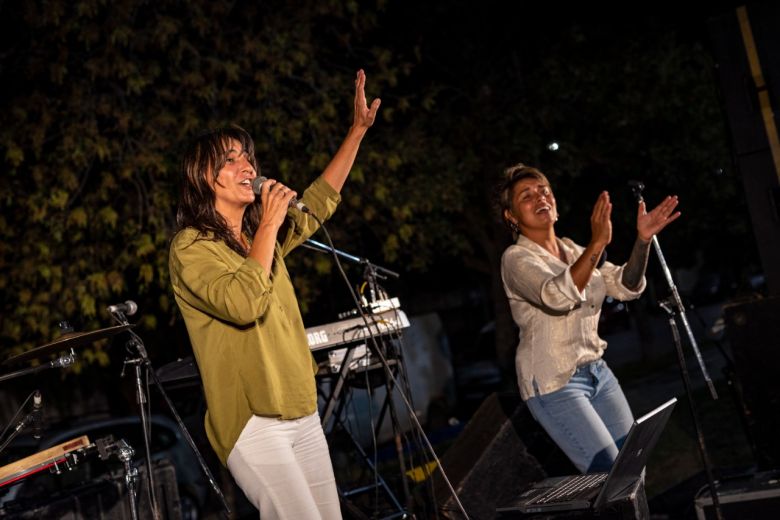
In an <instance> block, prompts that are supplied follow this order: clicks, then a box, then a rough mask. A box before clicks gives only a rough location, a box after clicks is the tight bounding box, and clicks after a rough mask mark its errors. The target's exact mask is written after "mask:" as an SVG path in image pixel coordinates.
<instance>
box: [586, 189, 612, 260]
mask: <svg viewBox="0 0 780 520" xmlns="http://www.w3.org/2000/svg"><path fill="white" fill-rule="evenodd" d="M611 217H612V203H611V202H610V200H609V193H607V192H606V191H602V192H601V194H600V195H599V198H598V199H596V204H595V205H594V206H593V213H592V214H591V216H590V228H591V243H594V244H598V245H600V246H602V247H606V246H607V244H609V243H610V242H612V220H611Z"/></svg>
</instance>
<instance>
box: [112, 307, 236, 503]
mask: <svg viewBox="0 0 780 520" xmlns="http://www.w3.org/2000/svg"><path fill="white" fill-rule="evenodd" d="M111 314H112V316H113V318H114V320H116V321H117V322H119V323H120V324H122V325H126V324H127V323H128V321H127V317H126V316H125V315H124V313H123V312H121V311H117V312H112V313H111ZM128 332H129V334H130V336H131V340H130V341H129V342H128V346H129V347H133V348H135V351H136V353H137V354H138V356H139V357H138V358H137V359H132V360H129V361H128V360H126V361H125V363H126V364H134V365H135V370H136V386H137V389H138V390H137V391H138V398H139V401H140V400H141V399H143V400H144V401H143V402H144V403H145V402H146V401H145V399H146V397H145V394H144V390H143V384H142V380H141V367H143V368H144V369H145V375H146V377H149V376H151V378H152V381H153V382H154V384H155V385H156V386H157V389H158V390H159V391H160V394H161V395H162V396H163V399H164V400H165V403H166V404H167V405H168V409H169V410H170V411H171V414H173V417H174V419H175V420H176V423H177V424H178V425H179V430H180V431H181V433H182V436H183V437H184V438H185V439H186V441H187V444H189V445H190V448H191V449H192V451H193V453H194V454H195V458H196V459H197V460H198V464H199V465H200V469H201V470H202V471H203V474H204V476H205V477H206V479H207V480H208V481H209V485H210V486H211V488H212V489H213V490H214V493H215V494H216V495H217V497H218V498H219V500H220V502H221V503H222V507H223V508H224V513H225V517H226V518H229V517H230V515H231V513H232V511H231V510H230V506H229V505H228V503H227V499H225V495H224V494H223V493H222V490H221V489H220V488H219V486H218V485H217V481H216V479H215V478H214V475H213V474H212V473H211V470H210V469H209V467H208V466H207V465H206V461H205V460H204V459H203V455H201V453H200V450H199V449H198V447H197V445H196V444H195V441H194V440H193V438H192V436H191V435H190V432H189V430H187V427H186V426H185V425H184V421H183V420H182V418H181V416H180V415H179V412H178V411H177V410H176V407H175V406H174V404H173V401H171V399H170V397H168V394H167V393H166V391H165V389H164V388H163V385H162V381H160V379H159V378H158V376H157V373H156V371H155V370H153V369H152V368H153V367H152V363H151V361H150V360H149V356H147V354H146V348H145V347H144V344H143V340H141V338H140V337H139V336H138V335H137V334H136V333H135V332H133V331H131V330H128ZM123 371H124V369H123ZM139 406H140V411H141V421H142V423H141V424H142V427H143V421H144V417H143V416H144V414H145V410H144V409H143V406H142V405H140V402H139ZM143 434H144V437H145V438H144V443H145V448H146V452H147V457H148V458H147V472H148V474H149V478H150V480H149V487H150V489H151V488H152V480H151V479H152V476H151V474H152V466H151V460H150V459H151V455H150V453H149V442H150V437H149V432H148V429H146V430H144V431H143ZM152 497H153V500H152V510H153V511H155V512H157V507H156V502H155V501H154V498H155V495H154V491H152Z"/></svg>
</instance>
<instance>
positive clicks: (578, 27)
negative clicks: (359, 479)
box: [0, 1, 780, 466]
mask: <svg viewBox="0 0 780 520" xmlns="http://www.w3.org/2000/svg"><path fill="white" fill-rule="evenodd" d="M738 5H740V4H739V3H738V2H725V1H721V2H701V3H698V2H692V3H691V2H677V3H658V2H655V3H651V4H643V5H628V4H620V5H608V4H601V5H590V4H588V5H578V6H574V7H572V6H570V5H568V4H567V3H563V2H543V3H541V2H498V1H484V2H466V1H453V2H423V3H420V4H418V3H415V2H384V1H376V2H338V1H324V2H322V1H320V2H313V1H312V2H296V3H295V5H292V4H289V3H287V2H263V3H255V2H231V3H224V4H219V5H214V4H212V3H209V2H174V1H162V2H155V3H137V2H130V1H126V2H121V1H120V2H112V3H108V4H104V3H101V2H91V1H84V2H76V3H73V2H64V1H61V2H60V1H53V2H8V1H6V2H2V3H0V20H2V21H0V78H1V79H2V94H3V95H2V98H1V99H0V104H1V105H2V106H1V108H0V151H2V155H1V156H0V161H2V167H1V170H0V171H1V172H2V173H0V175H2V178H3V186H4V188H5V189H4V190H3V194H2V195H0V208H2V214H1V215H0V306H1V307H0V351H2V355H3V357H4V358H7V357H10V356H13V355H17V354H19V353H21V352H24V351H26V350H28V349H30V348H33V347H36V346H40V345H44V344H46V343H48V342H49V341H51V340H52V339H54V338H55V337H57V336H58V335H59V332H58V329H57V323H58V322H60V321H62V320H68V321H70V322H71V323H72V324H73V326H74V327H75V329H76V330H77V331H89V330H95V329H99V328H104V327H107V326H109V325H110V324H111V321H110V318H109V316H108V314H107V313H106V312H105V310H104V309H105V307H106V306H107V305H109V304H112V303H117V302H121V301H124V300H126V299H132V300H134V301H136V302H138V304H139V307H140V311H139V313H138V315H137V316H136V317H134V318H133V321H134V322H136V323H137V328H136V330H137V332H138V333H139V334H140V335H141V336H142V337H143V338H144V341H145V342H146V344H147V348H148V350H149V352H150V356H151V358H152V361H153V363H154V365H155V366H162V365H164V364H166V363H169V362H172V361H174V360H175V359H177V358H180V357H184V356H187V355H189V353H190V350H189V344H188V341H187V337H186V331H185V330H184V328H183V324H182V322H181V319H180V317H179V315H178V312H177V309H176V307H175V305H174V303H173V299H172V295H171V293H170V288H169V283H168V274H167V247H168V241H169V239H170V237H171V236H172V234H173V232H174V230H175V220H174V217H175V208H176V200H177V197H178V191H177V185H178V177H177V175H178V171H177V164H178V160H179V156H180V150H181V148H182V146H183V145H184V144H185V143H186V142H187V140H188V139H189V138H191V137H192V136H193V135H196V134H197V133H198V132H199V131H202V130H203V129H206V128H210V127H214V126H218V125H224V124H227V123H231V122H234V123H237V124H240V125H241V126H243V127H245V128H247V129H248V130H249V131H250V132H251V133H252V134H253V136H254V138H255V140H256V143H257V152H258V161H259V164H260V165H261V168H262V169H263V171H264V172H265V173H266V174H267V175H268V176H270V177H274V178H279V179H281V180H283V181H284V182H286V183H287V184H289V185H291V186H293V187H295V188H297V189H298V190H302V189H303V188H304V187H305V186H306V183H307V182H309V181H310V180H311V179H312V178H313V177H314V176H315V175H317V173H318V172H319V171H321V169H322V168H323V167H324V166H325V164H327V160H328V159H329V157H330V156H331V154H332V153H333V152H334V151H335V149H336V148H337V146H338V143H339V142H340V139H341V138H342V136H343V135H344V134H345V132H346V130H347V128H348V125H349V121H350V119H349V118H350V111H351V99H352V98H351V96H352V79H353V76H354V73H355V71H356V70H357V69H358V68H364V69H365V70H366V72H367V75H368V83H367V95H368V96H369V98H373V97H381V98H382V101H383V102H382V108H381V111H380V116H379V118H378V120H377V123H376V124H375V126H374V128H372V129H371V130H370V132H369V134H368V136H367V137H366V139H365V141H364V143H363V145H362V148H361V152H360V154H359V156H358V159H357V161H356V167H355V169H354V170H353V173H352V175H351V180H350V181H349V183H348V184H347V186H346V188H345V190H344V201H343V203H342V206H341V208H340V210H339V212H338V213H337V214H336V216H335V217H334V218H333V219H332V220H331V221H330V223H329V224H328V229H329V231H330V233H331V235H332V236H333V239H334V241H335V244H336V246H337V247H338V248H340V249H343V250H345V251H347V252H349V253H351V254H353V255H357V256H361V257H366V258H368V259H370V260H371V261H373V262H375V263H376V264H378V265H381V266H384V267H387V268H389V269H392V270H394V271H397V272H399V273H400V274H401V276H400V278H399V279H398V280H386V281H385V282H384V285H385V288H386V289H387V291H388V293H389V295H390V296H398V297H399V298H400V300H401V303H402V308H403V309H404V310H405V311H406V312H407V313H408V314H409V315H410V316H422V315H425V314H429V313H435V314H436V315H437V316H438V317H439V319H440V320H441V323H442V326H443V330H444V332H445V334H446V337H447V338H448V346H449V352H450V363H451V365H452V370H453V374H454V376H453V377H454V379H455V383H454V384H455V386H456V389H455V398H454V399H453V398H451V397H449V398H447V399H443V400H442V402H443V403H445V404H444V405H443V406H444V408H445V409H444V410H443V411H441V413H440V414H439V416H437V417H439V419H441V420H446V418H447V417H455V418H458V419H459V420H466V419H468V417H470V416H471V414H472V413H473V412H474V410H475V409H476V408H477V407H478V405H479V404H480V402H481V401H482V399H483V398H484V397H485V396H486V395H488V394H489V392H491V391H494V390H503V391H512V390H514V388H515V380H514V367H513V353H514V348H515V345H516V330H515V328H514V325H513V324H512V321H511V317H510V316H509V314H508V307H507V304H506V301H505V298H504V296H503V290H502V287H501V284H500V274H499V269H498V266H499V259H500V255H501V253H502V252H503V250H504V249H505V247H506V246H507V245H508V244H509V243H510V241H511V237H510V236H509V234H508V232H507V230H506V229H504V228H503V226H502V225H501V223H500V222H499V221H498V218H497V212H496V211H495V191H494V187H495V185H496V183H497V182H498V180H499V179H500V177H501V172H502V170H503V169H504V168H506V167H508V166H510V165H512V164H515V163H517V162H524V163H526V164H532V165H536V166H538V167H539V168H540V169H542V170H543V171H544V172H546V173H547V174H548V176H549V177H550V179H551V182H552V184H553V188H554V190H555V193H556V197H557V200H558V205H559V209H560V213H561V215H562V217H561V220H560V222H559V223H558V228H557V232H558V234H559V235H561V236H570V237H572V238H573V239H574V240H575V241H577V242H579V243H586V242H587V240H588V238H589V228H588V216H589V213H590V209H591V207H592V204H593V202H594V201H595V198H596V196H597V194H598V193H599V192H600V191H601V190H604V189H607V190H609V191H610V193H611V194H612V198H613V200H614V202H615V209H614V211H613V223H614V238H613V243H612V244H611V245H610V247H609V258H610V260H612V261H615V262H621V261H623V260H625V259H626V258H627V256H628V253H629V251H630V248H631V246H632V244H633V240H634V231H633V229H634V218H635V216H634V207H635V205H634V204H635V203H634V201H633V199H632V196H631V193H630V190H629V189H628V185H627V182H628V180H631V179H639V180H642V181H643V182H644V183H645V185H646V186H647V187H646V190H645V198H646V199H647V200H648V202H649V203H650V205H652V204H653V203H654V202H655V201H658V200H660V199H661V198H662V197H663V196H664V195H666V194H670V193H674V194H677V195H679V197H680V200H681V205H680V209H681V210H682V212H683V216H682V218H681V219H680V220H679V221H678V222H676V223H675V224H674V225H673V226H671V227H670V228H669V229H668V230H666V231H664V233H663V234H662V235H661V237H660V239H661V243H662V244H663V248H664V252H665V255H666V259H667V261H668V263H669V265H670V267H671V269H672V272H673V273H674V275H675V277H676V279H677V281H678V284H679V287H680V290H681V292H682V293H683V297H684V298H685V300H686V302H688V303H692V304H695V305H697V306H699V307H708V308H714V309H715V312H714V314H713V315H712V316H711V317H712V319H713V320H714V319H716V318H717V316H718V314H719V312H718V309H719V308H720V306H721V305H723V304H724V303H729V302H738V301H752V300H754V299H756V298H758V297H760V296H763V295H770V294H777V289H776V287H775V286H773V285H772V283H774V284H775V285H776V283H777V282H776V281H775V282H773V280H776V278H774V276H776V275H774V274H772V273H773V271H772V270H773V269H776V266H774V263H773V262H772V260H771V259H772V258H774V257H773V256H772V255H773V254H775V252H773V251H774V250H772V249H771V247H772V246H771V244H777V243H780V241H778V240H777V239H778V236H777V229H778V228H777V220H776V216H774V217H773V216H772V214H771V212H767V211H764V209H762V208H764V207H765V206H766V205H767V204H769V203H770V202H771V200H772V199H771V197H769V196H767V192H766V190H765V186H764V185H765V184H768V185H769V186H770V188H771V186H772V185H774V186H775V188H774V189H775V194H776V189H777V188H776V186H777V180H776V179H777V177H776V175H773V172H772V170H771V165H769V166H767V165H766V161H764V162H761V160H758V161H757V162H756V161H753V159H755V158H756V157H759V159H760V157H762V155H761V154H762V153H763V154H764V155H763V156H767V154H768V152H767V145H766V143H765V142H764V141H762V140H761V129H762V126H761V124H760V119H758V118H757V114H758V111H757V109H756V106H757V104H756V101H755V99H753V96H755V92H754V84H752V83H751V82H750V75H749V74H748V73H747V72H746V70H745V68H744V63H743V61H744V56H742V55H741V54H740V52H742V53H743V52H744V49H743V48H741V47H740V45H741V42H740V41H739V34H738V32H737V33H734V31H733V29H734V27H735V23H734V12H735V11H734V10H735V8H736V7H737V6H738ZM768 5H769V4H763V3H751V4H750V6H749V7H750V9H749V12H750V13H751V15H752V16H753V17H752V18H751V21H752V22H753V23H754V24H755V26H754V30H755V32H756V38H757V44H758V46H759V54H760V57H761V58H762V64H763V65H764V67H765V69H764V75H765V76H766V78H767V81H768V83H769V85H770V90H771V89H773V88H774V83H773V82H772V81H773V79H774V78H775V77H776V76H777V73H776V71H775V69H776V64H777V57H776V54H775V53H776V45H775V43H774V42H773V41H772V37H771V36H769V35H771V34H772V28H776V27H777V21H778V17H777V12H776V10H773V9H771V8H769V7H768ZM723 20H725V21H723ZM724 49H725V50H724ZM728 49H732V50H731V51H729V50H728ZM734 49H736V50H734ZM729 78H731V81H730V80H729ZM734 78H737V79H734ZM746 78H747V79H746ZM733 84H736V85H737V87H735V88H736V90H735V89H734V88H732V89H731V90H729V89H730V87H729V85H733ZM771 92H772V95H771V96H770V99H771V101H772V102H773V103H774V102H775V100H776V95H774V90H771ZM735 99H736V100H737V101H734V100H735ZM735 103H736V105H735ZM740 103H742V104H743V105H744V104H747V106H748V107H752V108H750V109H749V110H748V116H749V117H747V123H745V124H746V125H750V124H753V125H754V126H753V127H752V128H754V130H755V128H758V130H755V132H754V133H755V135H758V136H759V137H758V138H757V140H756V141H754V142H753V144H752V145H748V146H747V147H746V146H745V145H744V142H743V141H740V139H739V136H744V135H747V134H750V132H747V131H746V130H745V128H746V127H745V126H744V125H743V126H739V124H735V121H737V123H738V122H739V121H743V122H744V119H745V118H743V120H739V119H738V118H739V117H740V116H739V106H740ZM735 107H736V108H735ZM735 114H736V115H735ZM735 117H736V118H737V119H735ZM751 118H752V119H751ZM756 124H758V126H757V127H756V126H755V125H756ZM751 135H752V134H751ZM553 142H555V143H557V144H558V146H559V148H558V149H557V150H556V151H552V150H551V149H550V147H549V145H550V144H551V143H553ZM735 143H736V144H735ZM757 177H758V178H761V179H763V180H761V181H760V183H761V185H760V186H759V185H757V184H756V182H758V181H756V180H755V179H756V178H757ZM772 183H774V184H772ZM770 193H771V190H770ZM757 208H758V209H757ZM773 218H774V219H775V220H772V219H773ZM751 219H752V220H751ZM314 238H317V239H318V240H320V241H322V237H317V236H315V237H314ZM759 246H760V247H759ZM767 247H769V249H767ZM289 263H290V265H289V267H290V271H291V272H292V273H293V275H294V276H293V278H294V283H295V285H296V288H297V290H298V293H299V297H300V300H301V305H302V309H303V311H304V319H305V321H306V323H307V324H320V323H328V322H333V321H336V319H337V318H336V315H337V313H338V312H340V311H344V310H347V309H349V308H351V307H352V303H351V302H350V300H349V298H348V293H347V290H346V288H345V287H344V286H343V282H342V281H341V279H340V278H339V276H338V275H337V273H336V270H335V267H334V265H333V262H332V260H331V259H330V258H328V257H327V256H326V255H322V254H316V253H313V252H309V251H306V250H301V251H298V252H296V253H295V254H294V255H292V256H291V257H290V262H289ZM346 270H347V274H348V275H349V276H350V278H351V280H352V283H353V284H354V285H359V284H360V281H361V277H362V272H361V269H360V268H359V267H356V266H346ZM648 279H649V289H648V291H647V293H646V295H645V296H644V297H643V298H642V299H641V300H639V301H637V302H632V303H630V304H629V305H628V307H627V309H628V312H626V308H625V307H624V308H617V307H613V306H610V305H609V304H608V305H607V306H606V307H605V311H604V315H605V316H604V318H605V319H604V324H603V325H604V329H603V331H602V332H603V334H605V335H609V334H614V333H618V332H620V331H625V330H628V329H630V330H633V331H637V332H636V334H637V338H638V341H637V342H636V343H637V345H635V346H636V348H637V349H638V352H639V354H638V357H631V356H629V358H630V360H628V361H625V363H618V362H617V359H616V362H615V366H616V367H617V366H620V365H621V364H622V365H623V368H621V369H620V370H621V372H620V373H619V375H620V376H621V377H623V376H624V377H625V379H626V380H631V379H632V378H634V377H637V378H638V377H641V376H643V375H646V374H647V373H650V372H652V371H653V370H655V369H656V368H659V367H663V366H668V365H669V364H670V363H672V364H673V362H674V361H673V357H672V351H671V349H670V346H669V344H668V343H666V344H664V345H662V346H660V347H659V344H661V343H664V341H666V340H667V339H668V338H666V336H664V334H663V333H661V332H659V331H658V330H656V329H655V328H654V327H657V325H656V324H657V322H658V320H659V319H662V318H663V315H662V314H661V313H660V311H659V310H658V307H657V300H658V298H661V297H663V296H665V295H666V292H667V289H666V287H665V282H664V281H663V278H662V276H661V273H660V271H659V269H658V264H657V262H656V261H655V259H651V263H650V267H649V270H648ZM767 281H769V284H768V283H767ZM773 288H774V290H773ZM708 316H710V315H708ZM708 319H709V318H708ZM707 325H708V326H710V325H712V323H708V324H707ZM705 331H706V328H705V329H702V334H704V333H705ZM124 340H125V338H124V337H118V338H116V339H114V340H103V341H101V342H98V343H97V344H95V345H92V344H90V345H83V346H80V347H79V356H80V363H79V364H78V366H77V367H75V368H74V369H70V370H68V371H57V372H54V371H46V372H43V373H41V374H40V375H38V376H35V377H33V378H31V377H24V378H18V379H15V380H13V381H11V382H5V383H4V384H3V386H2V388H0V390H2V391H3V393H4V394H5V395H7V398H6V399H4V404H3V408H2V413H3V415H4V416H5V417H8V418H10V416H11V415H12V413H13V412H14V411H15V410H16V408H17V407H18V406H19V404H21V402H22V400H23V399H24V398H25V397H26V396H27V395H28V394H29V392H30V391H31V390H32V389H34V388H41V389H42V390H43V391H44V394H45V395H46V397H47V403H49V402H50V403H51V404H52V407H51V409H50V408H47V414H48V416H49V418H50V420H51V422H52V423H54V422H56V421H58V420H59V419H66V418H68V417H71V416H73V415H79V416H82V415H88V414H106V413H109V414H115V415H120V414H127V413H133V410H134V402H133V401H134V399H133V396H132V392H133V390H132V386H131V385H130V382H129V381H128V379H127V378H124V379H120V378H119V373H120V371H121V366H122V363H123V360H124V347H123V343H124ZM700 341H702V342H703V344H704V347H705V348H707V347H713V348H714V346H713V344H712V343H711V342H710V341H709V340H708V339H706V338H700ZM615 344H616V345H619V344H620V343H619V341H617V340H616V343H615ZM483 362H487V363H488V365H489V366H490V367H491V371H490V373H489V376H488V377H486V379H485V380H483V381H481V382H480V381H479V380H476V381H475V382H474V383H473V384H474V385H476V387H475V388H470V387H469V388H466V387H463V386H461V385H459V383H462V382H463V381H464V380H466V375H464V374H470V373H471V372H470V370H471V369H473V367H474V366H477V365H479V364H480V363H483ZM479 366H482V365H479ZM12 368H18V367H8V369H7V370H9V371H10V370H11V369H12ZM659 369H660V368H659ZM616 371H618V370H617V368H616ZM459 376H460V378H459ZM469 377H470V376H469ZM469 381H472V380H471V379H469ZM192 412H193V414H195V417H197V413H198V410H193V411H192ZM732 413H736V412H733V411H728V412H726V416H727V417H732V415H729V414H732ZM194 422H195V423H197V421H194ZM745 453H747V451H746V452H745ZM693 465H694V466H695V465H696V463H695V461H694V463H693Z"/></svg>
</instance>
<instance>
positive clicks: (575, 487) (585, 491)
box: [529, 473, 607, 504]
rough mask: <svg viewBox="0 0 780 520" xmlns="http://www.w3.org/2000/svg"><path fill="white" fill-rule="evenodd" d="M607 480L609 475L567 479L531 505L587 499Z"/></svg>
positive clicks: (533, 500) (576, 476) (536, 498)
mask: <svg viewBox="0 0 780 520" xmlns="http://www.w3.org/2000/svg"><path fill="white" fill-rule="evenodd" d="M606 479H607V473H594V474H592V475H574V476H571V477H567V478H566V479H564V480H562V481H561V482H560V484H559V485H557V486H555V487H554V488H551V489H548V490H547V491H545V492H544V493H542V494H541V495H538V496H536V497H534V498H533V499H532V500H531V501H530V502H529V503H531V504H550V503H555V502H567V501H569V500H574V499H577V498H581V497H582V498H587V497H588V495H590V494H591V492H592V491H593V489H594V488H597V487H599V486H600V485H601V484H602V483H603V482H604V481H605V480H606Z"/></svg>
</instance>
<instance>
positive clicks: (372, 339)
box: [305, 213, 469, 520]
mask: <svg viewBox="0 0 780 520" xmlns="http://www.w3.org/2000/svg"><path fill="white" fill-rule="evenodd" d="M309 214H310V215H311V216H312V217H314V218H315V219H316V220H317V222H318V223H319V224H320V229H322V231H323V233H324V234H325V237H326V238H327V240H328V245H325V244H322V243H320V242H316V241H313V240H311V239H308V240H306V242H305V244H308V245H307V247H311V248H313V249H317V250H319V251H324V252H329V253H331V254H332V255H333V257H334V260H335V261H336V266H337V267H338V270H339V273H340V274H341V276H342V278H343V279H344V281H345V283H346V284H347V287H348V289H349V292H350V295H351V296H352V299H353V300H354V302H355V305H356V308H357V311H358V313H360V317H361V318H362V319H363V323H364V324H365V326H366V330H367V331H368V332H369V336H368V338H367V339H368V341H367V344H368V345H369V346H370V348H371V351H372V353H374V354H375V355H376V356H377V358H378V359H379V360H380V361H381V363H382V366H383V368H384V371H385V375H386V377H387V380H388V381H392V382H393V384H394V385H395V386H398V381H397V380H396V378H395V376H394V375H393V373H392V370H391V368H390V366H389V364H388V362H387V359H386V358H385V356H384V355H383V354H382V352H381V351H380V349H379V346H378V344H377V335H376V334H375V333H374V332H373V331H372V327H371V322H370V321H369V318H368V316H367V315H366V313H365V312H364V311H363V308H362V307H363V306H362V302H361V301H360V300H359V299H358V297H357V295H356V294H355V292H354V290H353V289H352V285H351V283H350V282H349V278H348V277H347V275H346V273H345V272H344V269H343V268H342V267H341V262H339V256H341V257H343V258H347V259H349V260H352V261H355V259H357V260H358V263H361V264H364V265H367V264H370V265H372V266H373V267H374V269H376V270H377V271H380V272H381V273H382V274H386V275H390V276H393V277H395V278H398V276H399V275H398V273H394V272H393V271H390V270H389V269H385V268H382V267H379V266H375V265H374V264H371V262H369V261H368V260H367V259H362V258H358V257H355V256H353V255H349V254H346V253H344V252H342V251H339V250H338V249H336V247H335V246H334V245H333V241H332V240H331V239H330V234H329V233H328V230H327V228H326V227H325V226H324V225H323V224H322V222H321V221H320V219H318V218H317V216H316V215H315V214H314V213H309ZM374 325H375V328H376V329H377V332H378V326H376V324H374ZM399 388H400V386H399ZM398 395H399V397H400V398H401V400H402V401H403V403H404V406H405V407H406V410H407V412H408V413H409V419H410V421H411V423H412V425H413V426H414V428H415V429H416V431H417V433H418V435H419V439H420V440H421V441H422V442H423V448H425V449H427V450H428V453H430V455H431V457H432V458H433V460H434V461H435V462H436V467H437V468H438V469H439V472H440V474H441V476H442V479H443V480H444V482H445V483H446V485H447V488H448V490H449V491H450V494H451V495H452V498H453V500H454V501H455V503H456V505H457V506H458V510H459V511H460V513H461V515H462V517H463V519H464V520H469V515H468V513H467V512H466V509H465V508H464V507H463V503H462V502H461V501H460V498H459V497H458V494H457V493H456V492H455V488H454V487H453V485H452V483H451V482H450V479H449V477H448V476H447V473H446V472H445V471H444V467H443V466H442V463H441V460H440V459H439V456H438V455H437V454H436V451H435V450H434V449H433V445H432V444H431V442H430V439H428V436H427V435H426V434H425V431H424V430H423V427H422V425H421V424H420V421H419V419H418V418H417V414H416V413H415V411H414V407H413V406H412V404H411V403H410V402H409V399H408V398H407V396H406V395H404V392H399V393H398ZM404 478H405V475H404Z"/></svg>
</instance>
